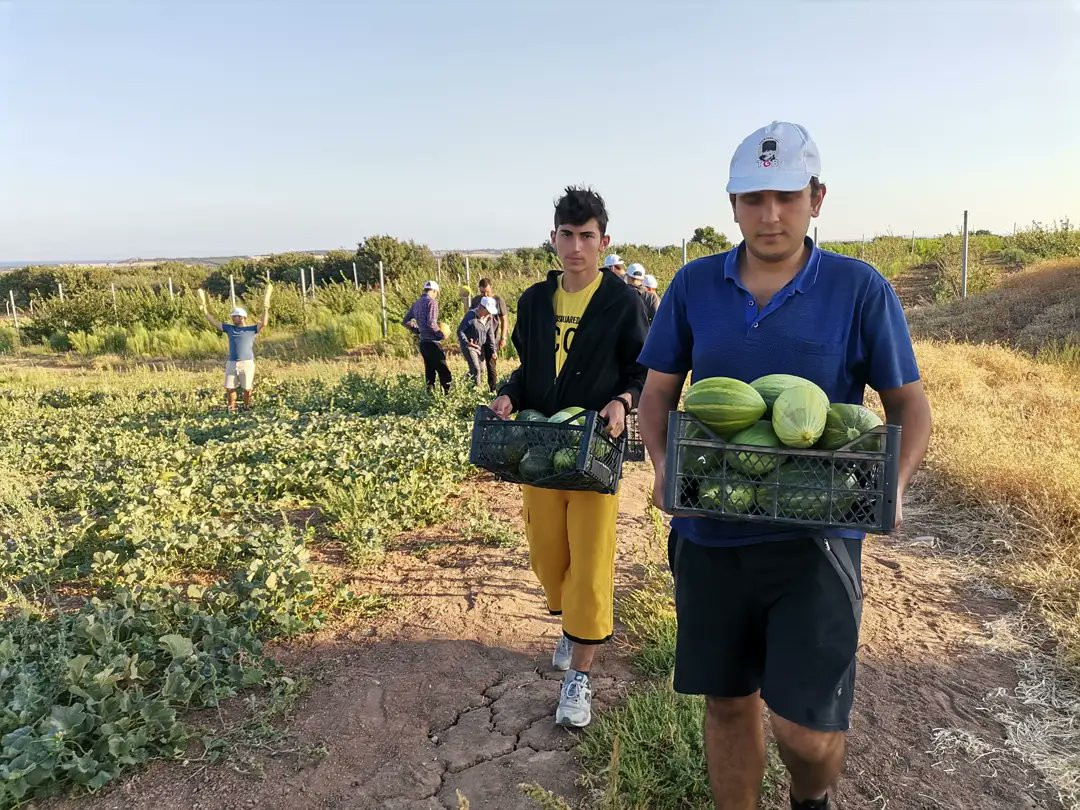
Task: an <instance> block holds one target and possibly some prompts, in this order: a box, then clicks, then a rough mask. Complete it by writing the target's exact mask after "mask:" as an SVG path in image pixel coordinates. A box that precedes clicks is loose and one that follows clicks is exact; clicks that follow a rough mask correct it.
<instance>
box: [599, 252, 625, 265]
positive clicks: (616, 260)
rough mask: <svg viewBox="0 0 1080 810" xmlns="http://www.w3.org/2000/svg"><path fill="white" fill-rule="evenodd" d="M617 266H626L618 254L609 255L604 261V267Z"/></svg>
mask: <svg viewBox="0 0 1080 810" xmlns="http://www.w3.org/2000/svg"><path fill="white" fill-rule="evenodd" d="M617 264H626V262H624V261H623V260H622V256H620V255H619V254H618V253H609V254H608V256H607V258H606V259H604V267H614V266H615V265H617Z"/></svg>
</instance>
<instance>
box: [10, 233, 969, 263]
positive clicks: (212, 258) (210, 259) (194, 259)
mask: <svg viewBox="0 0 1080 810" xmlns="http://www.w3.org/2000/svg"><path fill="white" fill-rule="evenodd" d="M947 235H951V232H950V234H937V235H936V236H921V235H919V234H915V235H914V238H916V239H938V238H940V237H942V236H947ZM877 236H899V237H901V238H903V239H910V238H911V237H910V236H908V235H906V234H903V235H901V234H877V235H875V236H873V237H871V240H872V239H875V238H877ZM395 238H397V237H395ZM400 241H409V240H400ZM826 241H828V242H840V243H846V242H865V241H867V240H866V238H865V237H862V238H859V239H855V238H848V239H828V240H826ZM689 243H690V240H689V239H688V240H687V244H689ZM636 244H639V243H637V242H617V243H615V244H614V245H613V246H612V247H613V248H614V247H618V246H620V245H636ZM523 247H530V248H531V247H537V245H517V246H515V247H504V248H469V249H464V248H432V249H431V252H432V253H434V254H435V255H436V256H446V255H448V254H450V253H457V254H460V255H462V256H489V255H499V254H503V253H509V252H511V251H514V250H519V249H520V248H523ZM647 247H650V248H653V249H659V248H663V247H679V245H670V244H668V245H647ZM347 249H348V248H343V247H341V248H317V249H314V250H279V251H273V252H270V253H235V254H216V255H214V254H211V255H205V256H155V257H152V258H148V259H144V258H142V257H139V256H129V257H128V258H126V259H15V260H7V259H0V267H2V268H4V269H18V268H20V267H35V266H36V267H57V266H60V265H65V264H72V265H79V266H82V267H112V266H124V265H133V264H160V263H162V262H186V263H192V264H194V263H199V264H213V263H215V262H217V263H224V262H227V261H231V260H233V259H252V260H255V261H258V260H262V259H266V258H268V257H270V256H279V255H281V254H283V253H310V254H311V255H312V256H324V255H326V254H327V253H330V252H331V251H334V250H347Z"/></svg>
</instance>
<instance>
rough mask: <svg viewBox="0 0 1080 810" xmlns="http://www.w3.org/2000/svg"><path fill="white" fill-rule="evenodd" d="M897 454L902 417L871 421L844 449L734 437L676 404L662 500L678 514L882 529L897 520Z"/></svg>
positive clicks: (671, 417) (671, 416)
mask: <svg viewBox="0 0 1080 810" xmlns="http://www.w3.org/2000/svg"><path fill="white" fill-rule="evenodd" d="M870 437H875V438H870ZM899 462H900V427H899V426H897V425H882V426H880V427H877V428H874V430H873V431H872V432H871V433H869V434H865V435H864V436H861V437H859V438H858V439H855V440H853V441H852V442H850V443H849V444H847V445H845V446H844V447H843V448H841V449H839V450H813V449H807V450H800V449H796V448H792V447H775V448H773V447H754V446H750V445H741V444H731V443H730V442H725V441H724V440H723V439H721V438H719V437H718V436H717V435H716V434H715V433H713V432H712V431H711V430H709V428H707V427H706V426H705V425H703V424H702V423H701V422H700V421H698V420H697V419H695V418H694V417H693V416H691V415H690V414H686V413H680V412H678V411H672V412H671V413H670V414H669V416H668V445H667V475H666V477H665V481H664V508H665V509H666V510H667V511H668V512H670V513H671V514H673V515H678V516H696V517H710V518H724V519H731V520H746V521H754V522H767V523H783V524H788V525H797V526H813V527H817V528H822V527H833V528H843V529H857V530H861V531H867V532H875V533H885V532H890V531H892V530H893V525H894V523H895V522H896V490H897V473H898V469H899Z"/></svg>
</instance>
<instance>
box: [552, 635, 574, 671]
mask: <svg viewBox="0 0 1080 810" xmlns="http://www.w3.org/2000/svg"><path fill="white" fill-rule="evenodd" d="M573 653H574V642H572V641H571V640H570V639H568V638H567V637H566V636H561V637H560V638H559V643H558V644H556V645H555V652H553V653H552V654H551V665H552V666H553V667H555V669H557V670H559V671H560V672H566V670H568V669H570V657H571V656H572V655H573Z"/></svg>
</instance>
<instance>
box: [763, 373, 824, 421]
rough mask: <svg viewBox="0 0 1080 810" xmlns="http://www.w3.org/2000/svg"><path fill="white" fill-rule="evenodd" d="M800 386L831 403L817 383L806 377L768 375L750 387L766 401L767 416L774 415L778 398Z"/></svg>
mask: <svg viewBox="0 0 1080 810" xmlns="http://www.w3.org/2000/svg"><path fill="white" fill-rule="evenodd" d="M800 385H804V386H806V387H808V388H812V389H814V390H815V391H817V392H818V393H819V394H821V397H822V399H824V400H825V401H826V402H828V401H829V397H828V396H827V395H826V394H825V392H824V391H822V390H821V388H820V387H818V386H817V385H816V384H815V383H812V382H810V380H807V379H805V378H804V377H796V376H795V375H794V374H766V375H765V376H764V377H758V378H757V379H756V380H754V381H753V382H751V383H750V387H751V388H753V389H754V390H755V391H757V392H758V393H759V394H761V398H762V399H763V400H765V408H766V411H765V412H766V413H767V414H769V413H772V407H773V404H774V403H775V402H776V398H777V397H778V396H780V395H781V394H782V393H784V392H785V391H786V390H787V389H789V388H797V387H798V386H800Z"/></svg>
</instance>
